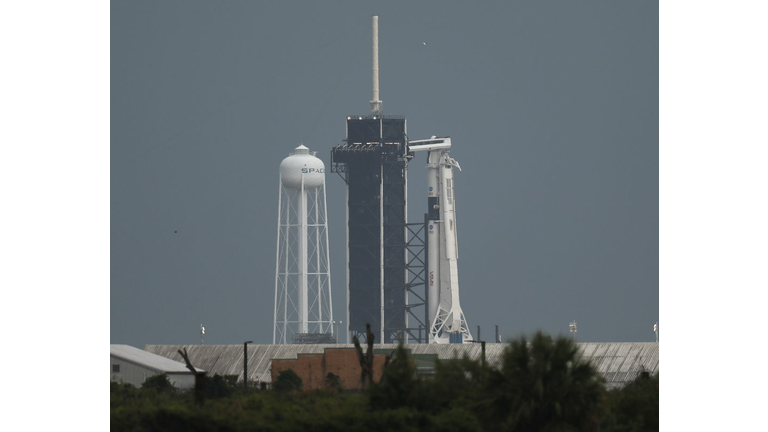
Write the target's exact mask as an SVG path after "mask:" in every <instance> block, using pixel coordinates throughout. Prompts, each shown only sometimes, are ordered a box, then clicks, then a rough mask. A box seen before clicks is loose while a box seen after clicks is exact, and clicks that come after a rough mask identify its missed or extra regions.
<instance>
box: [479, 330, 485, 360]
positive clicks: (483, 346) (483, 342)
mask: <svg viewBox="0 0 768 432" xmlns="http://www.w3.org/2000/svg"><path fill="white" fill-rule="evenodd" d="M478 331H479V330H478ZM480 346H481V348H482V349H483V369H485V341H480Z"/></svg>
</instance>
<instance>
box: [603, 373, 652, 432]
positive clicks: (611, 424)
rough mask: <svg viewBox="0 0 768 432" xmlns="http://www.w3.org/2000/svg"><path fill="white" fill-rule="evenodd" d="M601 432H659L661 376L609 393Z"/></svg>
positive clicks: (642, 378) (641, 380)
mask: <svg viewBox="0 0 768 432" xmlns="http://www.w3.org/2000/svg"><path fill="white" fill-rule="evenodd" d="M600 425H601V427H600V430H602V431H608V432H641V431H653V430H659V375H658V374H657V375H656V376H654V377H652V378H651V377H643V376H642V375H640V376H639V377H637V379H635V381H633V382H631V383H629V384H627V385H626V386H624V387H622V388H620V389H616V390H613V391H610V392H607V394H606V395H605V414H604V416H603V417H602V421H601V424H600Z"/></svg>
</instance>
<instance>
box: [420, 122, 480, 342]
mask: <svg viewBox="0 0 768 432" xmlns="http://www.w3.org/2000/svg"><path fill="white" fill-rule="evenodd" d="M450 147H451V139H450V138H447V137H445V138H438V137H434V136H433V137H432V138H431V139H427V140H416V141H410V142H409V145H408V150H409V151H414V152H416V151H428V152H429V154H428V164H427V173H428V182H427V185H428V188H429V197H428V198H427V204H428V216H427V251H428V252H427V267H428V269H429V274H428V275H427V287H428V308H429V321H430V324H431V325H430V329H429V342H430V343H464V342H469V341H472V335H471V334H470V333H469V326H468V325H467V320H466V319H465V318H464V312H462V310H461V305H460V304H459V271H458V265H457V261H458V259H459V245H458V240H457V236H456V202H455V195H454V190H453V168H454V167H456V168H458V169H459V171H461V167H460V166H459V163H458V162H456V161H455V160H454V159H453V158H451V157H450V156H448V149H449V148H450Z"/></svg>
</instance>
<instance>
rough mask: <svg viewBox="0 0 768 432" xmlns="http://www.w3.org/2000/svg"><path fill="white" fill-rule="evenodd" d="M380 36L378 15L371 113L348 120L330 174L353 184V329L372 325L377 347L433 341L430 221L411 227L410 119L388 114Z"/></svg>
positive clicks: (350, 259) (349, 250) (350, 307)
mask: <svg viewBox="0 0 768 432" xmlns="http://www.w3.org/2000/svg"><path fill="white" fill-rule="evenodd" d="M378 34H379V33H378V17H377V16H374V17H373V100H371V114H370V115H364V116H361V115H356V116H348V117H347V135H346V139H345V140H344V142H343V144H340V145H337V146H335V147H334V148H333V150H332V151H331V172H336V173H339V175H341V177H342V178H343V179H344V181H345V182H346V183H347V236H346V237H347V302H348V304H347V313H348V315H347V326H346V327H347V329H348V335H359V336H364V335H365V334H366V331H365V326H366V324H370V325H371V332H372V333H373V334H374V335H375V337H376V342H377V343H392V342H397V341H398V339H401V338H402V339H407V340H409V341H413V342H426V341H427V339H428V336H427V332H428V326H429V323H427V307H426V303H427V299H426V284H425V283H424V281H425V275H426V264H425V263H426V246H425V245H426V242H425V230H424V222H419V223H417V224H406V194H407V192H406V191H407V184H406V183H407V180H406V179H407V176H406V169H407V167H408V160H409V159H410V158H411V157H413V155H409V154H408V135H407V129H406V122H405V119H404V118H403V117H400V116H388V115H382V114H381V109H382V102H381V100H379V54H378V51H379V43H378ZM411 225H413V226H411ZM416 288H421V289H420V290H419V289H416ZM422 311H423V313H422ZM409 318H413V319H409ZM361 339H363V338H362V337H361Z"/></svg>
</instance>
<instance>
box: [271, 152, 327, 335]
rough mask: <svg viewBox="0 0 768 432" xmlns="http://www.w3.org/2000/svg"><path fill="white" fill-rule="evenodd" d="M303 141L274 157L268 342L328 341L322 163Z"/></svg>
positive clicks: (323, 168)
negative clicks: (276, 194) (274, 220)
mask: <svg viewBox="0 0 768 432" xmlns="http://www.w3.org/2000/svg"><path fill="white" fill-rule="evenodd" d="M315 154H316V153H315V152H310V151H309V149H308V148H307V147H305V146H304V145H303V144H302V145H300V146H298V147H296V150H295V151H294V152H293V153H291V154H290V156H288V157H287V158H285V159H283V162H282V163H280V186H279V187H280V198H279V201H278V208H279V210H278V216H277V260H276V261H277V263H276V269H275V315H274V317H275V321H274V330H273V335H272V343H275V344H288V343H330V342H333V307H332V304H331V274H330V256H329V253H328V223H327V219H326V214H327V213H326V204H325V202H326V200H325V165H324V164H323V161H321V160H320V159H319V158H317V157H316V156H315Z"/></svg>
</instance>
